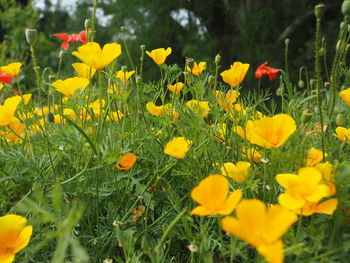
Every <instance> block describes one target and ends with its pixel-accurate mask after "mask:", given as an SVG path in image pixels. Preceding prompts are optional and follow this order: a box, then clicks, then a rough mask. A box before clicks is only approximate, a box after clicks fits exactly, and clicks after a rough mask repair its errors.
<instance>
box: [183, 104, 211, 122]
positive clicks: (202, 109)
mask: <svg viewBox="0 0 350 263" xmlns="http://www.w3.org/2000/svg"><path fill="white" fill-rule="evenodd" d="M186 106H187V107H189V108H190V109H191V110H192V111H193V112H195V113H197V114H198V115H199V116H201V118H205V117H207V115H208V112H209V110H210V107H209V102H208V101H199V100H190V101H187V102H186Z"/></svg>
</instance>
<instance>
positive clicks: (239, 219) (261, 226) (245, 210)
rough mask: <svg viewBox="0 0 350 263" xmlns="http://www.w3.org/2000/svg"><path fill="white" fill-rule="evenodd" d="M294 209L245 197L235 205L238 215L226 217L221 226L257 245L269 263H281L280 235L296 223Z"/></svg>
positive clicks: (282, 252)
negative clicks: (245, 198) (267, 204)
mask: <svg viewBox="0 0 350 263" xmlns="http://www.w3.org/2000/svg"><path fill="white" fill-rule="evenodd" d="M297 219H298V217H297V216H296V215H295V214H294V213H293V212H291V211H289V210H287V209H285V208H283V207H281V206H279V205H273V206H270V207H268V208H267V209H266V205H265V204H264V203H263V202H262V201H260V200H257V199H248V200H242V201H241V202H240V203H239V204H238V206H237V208H236V217H232V216H226V217H224V218H223V219H222V220H221V226H222V228H223V230H224V231H226V232H228V233H229V234H231V235H233V236H236V237H238V238H240V239H243V240H244V241H246V242H247V243H249V244H250V245H252V246H254V247H255V248H256V250H257V251H258V253H259V254H260V255H262V256H263V257H264V258H265V259H266V260H267V262H269V263H282V262H283V259H284V250H283V242H282V241H281V240H280V238H281V236H282V235H283V234H284V233H285V232H286V231H287V230H288V228H289V227H290V226H291V225H292V224H293V223H294V222H296V221H297Z"/></svg>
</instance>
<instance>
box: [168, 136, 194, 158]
mask: <svg viewBox="0 0 350 263" xmlns="http://www.w3.org/2000/svg"><path fill="white" fill-rule="evenodd" d="M190 144H191V141H189V140H186V139H185V137H175V138H173V139H172V140H171V141H169V142H168V143H167V144H166V145H165V148H164V153H165V154H167V155H170V156H172V157H174V158H176V159H183V158H184V157H185V155H186V153H187V152H188V150H189V148H190Z"/></svg>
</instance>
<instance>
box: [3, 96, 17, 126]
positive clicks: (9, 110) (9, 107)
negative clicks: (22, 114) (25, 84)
mask: <svg viewBox="0 0 350 263" xmlns="http://www.w3.org/2000/svg"><path fill="white" fill-rule="evenodd" d="M21 100H22V98H21V97H20V96H13V97H10V98H7V99H6V100H5V102H4V104H3V105H0V126H6V125H8V124H9V123H10V122H11V121H12V120H13V118H14V114H15V111H16V109H17V106H18V104H19V103H20V102H21Z"/></svg>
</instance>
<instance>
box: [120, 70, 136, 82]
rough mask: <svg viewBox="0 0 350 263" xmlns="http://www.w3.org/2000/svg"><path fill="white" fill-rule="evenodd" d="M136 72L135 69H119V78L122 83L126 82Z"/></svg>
mask: <svg viewBox="0 0 350 263" xmlns="http://www.w3.org/2000/svg"><path fill="white" fill-rule="evenodd" d="M134 73H135V70H133V71H127V72H124V71H122V70H119V71H118V72H117V79H119V80H120V81H121V82H122V83H125V82H127V81H128V79H129V78H130V77H131V76H132V75H133V74H134Z"/></svg>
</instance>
